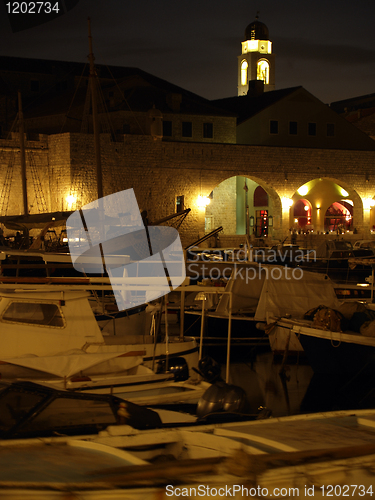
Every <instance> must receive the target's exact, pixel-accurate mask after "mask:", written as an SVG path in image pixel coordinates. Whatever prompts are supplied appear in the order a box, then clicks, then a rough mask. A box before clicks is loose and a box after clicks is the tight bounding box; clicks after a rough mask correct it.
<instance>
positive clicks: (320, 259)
mask: <svg viewBox="0 0 375 500" xmlns="http://www.w3.org/2000/svg"><path fill="white" fill-rule="evenodd" d="M373 256H374V252H373V250H372V249H370V248H361V247H360V248H358V247H356V248H354V247H353V245H352V243H351V242H350V241H347V240H343V239H342V240H338V239H337V240H330V239H327V240H324V241H323V242H322V243H321V244H320V246H319V247H318V248H317V249H316V251H315V252H314V258H310V259H309V260H305V261H301V262H300V263H298V264H297V265H298V267H300V268H301V269H303V270H305V271H313V272H319V273H323V274H326V275H327V276H329V277H330V278H332V279H333V280H334V281H335V282H337V283H352V284H353V283H354V284H356V283H358V282H364V281H365V279H366V277H368V269H367V268H366V266H360V265H358V266H357V267H356V268H355V269H353V268H351V266H350V265H349V260H350V259H353V258H362V257H373Z"/></svg>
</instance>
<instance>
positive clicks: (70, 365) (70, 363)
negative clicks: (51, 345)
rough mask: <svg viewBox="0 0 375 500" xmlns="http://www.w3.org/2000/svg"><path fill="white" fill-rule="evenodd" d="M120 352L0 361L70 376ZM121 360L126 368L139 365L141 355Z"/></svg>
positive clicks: (141, 359)
mask: <svg viewBox="0 0 375 500" xmlns="http://www.w3.org/2000/svg"><path fill="white" fill-rule="evenodd" d="M122 354H126V353H121V352H117V353H113V352H112V353H104V354H103V353H99V354H87V353H84V352H82V353H81V354H63V355H56V356H40V357H39V356H30V357H26V356H25V357H22V358H5V359H0V361H2V362H4V363H10V364H12V365H16V366H23V367H25V368H31V369H32V370H37V371H41V372H45V373H49V374H50V375H56V376H58V377H71V376H72V375H75V374H77V373H78V372H80V371H83V370H86V369H88V368H91V367H93V366H95V365H98V364H99V363H103V362H105V361H108V360H110V359H114V358H117V357H120V356H122ZM121 362H122V363H123V369H124V370H128V369H130V368H133V367H135V366H138V365H140V364H141V363H142V362H143V358H142V357H141V356H129V357H127V356H125V357H122V359H121Z"/></svg>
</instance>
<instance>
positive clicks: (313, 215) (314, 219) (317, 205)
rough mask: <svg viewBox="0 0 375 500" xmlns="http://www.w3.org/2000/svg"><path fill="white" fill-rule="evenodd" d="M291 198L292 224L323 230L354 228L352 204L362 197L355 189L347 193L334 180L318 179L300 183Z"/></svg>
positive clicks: (296, 227)
mask: <svg viewBox="0 0 375 500" xmlns="http://www.w3.org/2000/svg"><path fill="white" fill-rule="evenodd" d="M292 201H293V205H292V208H291V210H290V223H291V226H292V227H294V228H295V229H298V230H301V231H302V230H303V231H307V230H308V231H309V232H314V233H326V232H330V231H341V232H344V231H345V232H346V231H351V230H353V229H354V225H355V224H354V223H355V221H354V210H353V207H354V206H355V204H357V205H356V206H358V204H359V203H360V201H361V200H360V198H359V196H358V194H357V193H356V192H355V191H353V190H351V191H350V192H349V189H348V190H346V189H345V188H344V187H342V186H340V184H338V182H336V181H335V180H334V179H329V178H320V179H314V180H311V181H308V182H306V183H305V184H303V185H302V186H300V187H299V188H298V189H297V191H296V192H295V193H294V195H293V197H292ZM304 212H305V213H304ZM356 213H357V214H358V211H357V212H356ZM357 223H360V222H357Z"/></svg>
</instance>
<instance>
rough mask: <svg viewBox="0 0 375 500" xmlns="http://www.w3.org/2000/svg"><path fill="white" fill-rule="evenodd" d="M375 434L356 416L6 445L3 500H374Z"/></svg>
mask: <svg viewBox="0 0 375 500" xmlns="http://www.w3.org/2000/svg"><path fill="white" fill-rule="evenodd" d="M374 427H375V412H374V411H373V410H359V411H340V412H327V413H318V414H311V415H296V416H292V417H281V418H277V419H272V418H271V419H266V420H256V421H247V422H231V423H222V424H220V423H216V424H205V425H192V426H189V425H187V426H186V425H185V426H184V427H175V428H170V429H168V428H164V429H150V430H137V429H134V428H132V427H130V426H127V425H125V426H124V425H118V426H111V427H108V428H107V429H106V430H104V431H101V432H100V433H99V434H98V435H91V436H87V435H86V436H77V437H74V438H72V437H66V436H64V437H45V438H37V439H27V440H19V439H18V440H12V441H0V463H1V468H0V488H1V493H2V498H3V499H5V500H14V499H19V498H25V496H26V497H27V498H38V499H42V500H43V499H45V500H52V499H56V498H66V495H67V492H69V495H70V496H72V495H73V496H78V497H79V498H82V499H84V500H94V499H95V500H99V499H100V500H103V499H111V500H114V499H116V500H117V499H118V500H120V499H121V500H122V499H123V498H134V499H136V500H138V499H139V500H140V499H141V498H145V496H147V498H155V499H160V498H165V497H168V496H188V497H193V496H231V497H234V498H238V499H239V498H243V497H244V496H249V497H255V498H271V497H278V496H282V497H283V498H295V497H300V498H309V497H314V498H322V499H323V498H325V497H327V496H335V497H346V496H350V497H352V498H362V497H371V496H372V495H373V464H374V460H375V433H374ZM98 458H100V459H101V461H102V462H101V464H100V463H99V462H98V461H97V459H98Z"/></svg>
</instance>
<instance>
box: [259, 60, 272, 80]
mask: <svg viewBox="0 0 375 500" xmlns="http://www.w3.org/2000/svg"><path fill="white" fill-rule="evenodd" d="M269 69H270V65H269V64H268V61H265V60H264V59H261V60H260V61H258V64H257V80H263V82H264V83H265V84H266V85H267V84H268V83H269Z"/></svg>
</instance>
